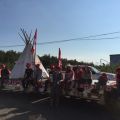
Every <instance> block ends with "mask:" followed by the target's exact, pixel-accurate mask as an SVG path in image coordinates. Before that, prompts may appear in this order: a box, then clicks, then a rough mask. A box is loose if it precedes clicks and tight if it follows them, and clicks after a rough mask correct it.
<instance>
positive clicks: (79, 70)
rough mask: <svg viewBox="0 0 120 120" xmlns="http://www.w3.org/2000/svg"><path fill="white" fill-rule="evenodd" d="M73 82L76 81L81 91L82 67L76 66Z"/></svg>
mask: <svg viewBox="0 0 120 120" xmlns="http://www.w3.org/2000/svg"><path fill="white" fill-rule="evenodd" d="M75 83H77V88H78V90H79V91H81V90H82V89H81V85H82V84H83V69H82V68H81V67H80V66H78V67H77V69H76V70H75Z"/></svg>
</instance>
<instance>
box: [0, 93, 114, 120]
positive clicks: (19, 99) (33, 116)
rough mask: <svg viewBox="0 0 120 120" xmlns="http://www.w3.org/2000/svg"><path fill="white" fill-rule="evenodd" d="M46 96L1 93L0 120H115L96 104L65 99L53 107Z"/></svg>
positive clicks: (102, 107)
mask: <svg viewBox="0 0 120 120" xmlns="http://www.w3.org/2000/svg"><path fill="white" fill-rule="evenodd" d="M43 97H45V96H40V95H37V94H36V95H32V94H25V93H21V92H15V93H13V92H5V91H4V92H0V120H115V119H114V118H113V116H112V114H111V113H110V112H109V111H108V110H107V109H106V108H105V107H104V106H102V105H99V104H97V103H95V102H85V101H80V100H70V99H63V100H62V101H61V103H60V105H59V106H57V107H51V106H50V102H49V100H45V99H43Z"/></svg>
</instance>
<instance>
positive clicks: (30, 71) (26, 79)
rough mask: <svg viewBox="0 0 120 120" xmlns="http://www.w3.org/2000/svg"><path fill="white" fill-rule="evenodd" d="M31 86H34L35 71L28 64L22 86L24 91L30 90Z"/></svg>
mask: <svg viewBox="0 0 120 120" xmlns="http://www.w3.org/2000/svg"><path fill="white" fill-rule="evenodd" d="M29 84H33V69H32V68H31V64H30V63H27V64H26V69H25V74H24V79H23V81H22V86H23V88H24V89H26V88H28V85H29Z"/></svg>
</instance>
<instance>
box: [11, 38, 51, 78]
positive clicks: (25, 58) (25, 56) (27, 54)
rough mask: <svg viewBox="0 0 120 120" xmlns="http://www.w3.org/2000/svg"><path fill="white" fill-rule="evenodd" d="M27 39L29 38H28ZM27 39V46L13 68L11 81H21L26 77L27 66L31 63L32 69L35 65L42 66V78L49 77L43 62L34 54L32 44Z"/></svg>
mask: <svg viewBox="0 0 120 120" xmlns="http://www.w3.org/2000/svg"><path fill="white" fill-rule="evenodd" d="M26 38H27V37H26ZM26 38H25V41H26V42H25V43H26V46H25V48H24V50H23V52H22V54H21V55H20V57H19V59H18V60H17V61H16V64H15V66H14V67H13V69H12V71H11V76H10V78H11V79H20V78H23V77H24V74H25V69H26V64H27V63H31V65H32V68H33V69H34V68H35V67H34V66H35V64H40V68H41V69H42V76H43V77H44V78H46V77H49V75H48V73H47V71H46V70H45V68H44V66H43V65H42V62H41V61H40V59H39V58H38V56H37V55H35V53H33V52H32V44H31V41H30V40H27V39H26ZM34 56H35V57H34Z"/></svg>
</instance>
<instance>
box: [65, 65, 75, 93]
mask: <svg viewBox="0 0 120 120" xmlns="http://www.w3.org/2000/svg"><path fill="white" fill-rule="evenodd" d="M72 80H74V71H73V70H72V68H71V66H67V68H66V72H65V79H64V82H65V94H66V95H68V93H69V91H70V88H71V83H72Z"/></svg>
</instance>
